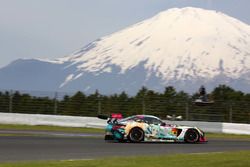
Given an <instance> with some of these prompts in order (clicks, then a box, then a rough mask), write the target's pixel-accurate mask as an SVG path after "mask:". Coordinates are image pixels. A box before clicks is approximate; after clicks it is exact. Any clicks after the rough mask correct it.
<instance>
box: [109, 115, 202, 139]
mask: <svg viewBox="0 0 250 167" xmlns="http://www.w3.org/2000/svg"><path fill="white" fill-rule="evenodd" d="M107 123H108V125H107V126H106V130H105V131H106V132H105V140H108V141H109V140H114V141H118V142H134V143H138V142H147V141H149V142H186V143H199V142H207V140H206V138H205V133H204V132H203V131H202V130H200V129H199V128H197V127H189V126H179V125H172V124H166V123H165V122H163V121H162V120H161V119H159V118H158V117H155V116H152V115H134V116H130V117H127V118H124V119H120V118H119V119H117V118H112V116H111V117H110V118H109V119H108V122H107Z"/></svg>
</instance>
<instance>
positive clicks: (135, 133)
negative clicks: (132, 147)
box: [128, 127, 144, 143]
mask: <svg viewBox="0 0 250 167" xmlns="http://www.w3.org/2000/svg"><path fill="white" fill-rule="evenodd" d="M128 139H129V141H130V142H133V143H139V142H141V141H143V140H144V131H143V130H142V129H141V128H138V127H135V128H133V129H131V130H130V132H129V135H128Z"/></svg>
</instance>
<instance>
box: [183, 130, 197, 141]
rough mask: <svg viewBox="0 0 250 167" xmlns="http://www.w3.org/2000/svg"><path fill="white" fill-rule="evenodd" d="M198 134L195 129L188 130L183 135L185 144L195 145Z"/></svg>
mask: <svg viewBox="0 0 250 167" xmlns="http://www.w3.org/2000/svg"><path fill="white" fill-rule="evenodd" d="M199 137H200V135H199V133H198V131H197V130H195V129H188V130H187V131H186V134H185V141H186V142H187V143H196V142H198V141H199Z"/></svg>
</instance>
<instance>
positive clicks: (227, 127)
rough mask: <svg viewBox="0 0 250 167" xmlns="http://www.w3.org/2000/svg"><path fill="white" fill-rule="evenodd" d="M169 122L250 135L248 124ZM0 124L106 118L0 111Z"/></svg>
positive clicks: (99, 123) (96, 123)
mask: <svg viewBox="0 0 250 167" xmlns="http://www.w3.org/2000/svg"><path fill="white" fill-rule="evenodd" d="M165 122H167V123H170V124H178V125H187V126H197V127H199V128H200V129H202V130H204V131H205V132H211V133H230V134H248V135H250V124H235V123H220V122H199V121H165ZM0 124H18V125H50V126H64V127H91V128H104V127H105V126H106V120H101V119H98V118H95V117H78V116H59V115H42V114H17V113H0Z"/></svg>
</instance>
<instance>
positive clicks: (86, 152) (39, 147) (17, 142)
mask: <svg viewBox="0 0 250 167" xmlns="http://www.w3.org/2000/svg"><path fill="white" fill-rule="evenodd" d="M237 150H250V141H236V140H219V139H216V140H215V139H214V140H213V139H210V140H209V142H208V143H205V144H183V143H107V142H105V141H104V140H103V139H102V138H100V137H90V138H89V137H87V138H86V137H77V136H74V137H72V136H71V137H65V136H59V137H58V136H40V137H38V136H0V162H7V161H29V160H70V159H95V158H101V157H109V156H132V155H160V154H173V153H204V152H223V151H237Z"/></svg>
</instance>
